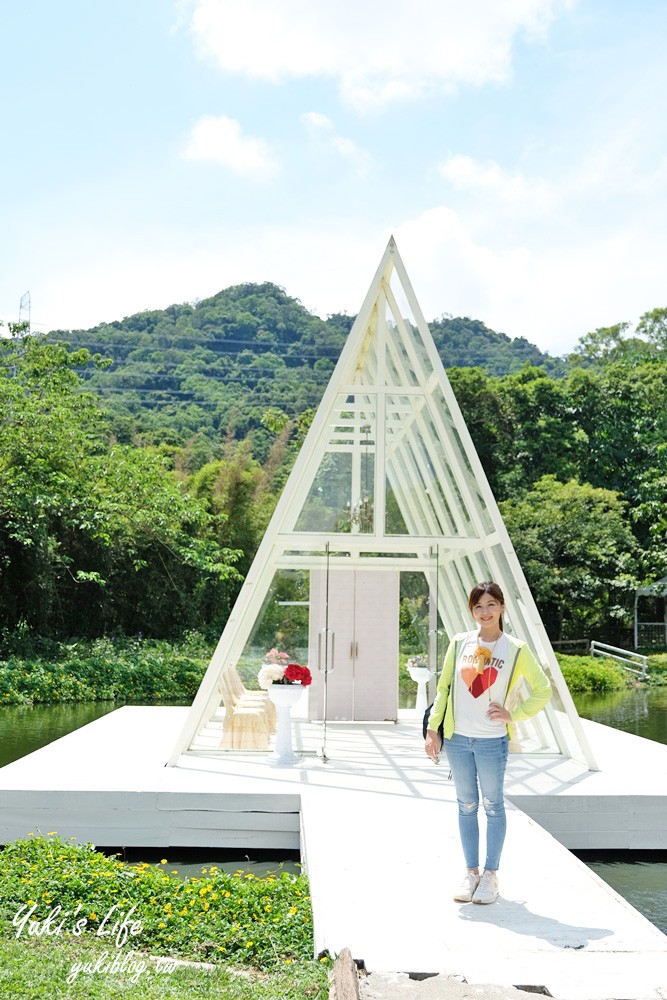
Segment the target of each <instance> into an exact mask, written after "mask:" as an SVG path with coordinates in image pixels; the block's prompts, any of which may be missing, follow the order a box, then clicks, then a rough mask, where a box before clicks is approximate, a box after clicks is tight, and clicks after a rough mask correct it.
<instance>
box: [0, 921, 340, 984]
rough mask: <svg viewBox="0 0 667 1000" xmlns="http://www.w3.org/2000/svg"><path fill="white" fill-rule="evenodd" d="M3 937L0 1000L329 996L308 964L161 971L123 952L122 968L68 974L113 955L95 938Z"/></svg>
mask: <svg viewBox="0 0 667 1000" xmlns="http://www.w3.org/2000/svg"><path fill="white" fill-rule="evenodd" d="M9 933H10V931H9V930H8V929H7V928H4V929H3V934H2V937H0V998H2V1000H4V998H7V1000H9V998H17V1000H42V998H44V1000H60V998H64V997H67V998H71V1000H88V998H90V1000H98V998H99V1000H121V998H122V1000H186V998H187V1000H199V998H201V1000H204V998H206V1000H208V998H211V1000H213V998H216V1000H220V998H222V1000H291V998H295V1000H296V998H298V997H303V998H309V1000H326V997H327V996H328V983H327V968H326V966H325V965H324V964H323V963H320V962H317V961H315V960H312V959H311V960H309V961H301V962H296V963H293V964H290V965H289V967H285V968H284V969H277V970H276V969H274V970H271V971H261V970H255V969H242V968H233V967H230V966H226V965H216V966H215V967H214V968H213V969H211V970H209V969H205V968H201V967H197V966H188V965H185V966H177V967H176V968H173V970H172V969H171V967H169V966H165V967H164V968H163V970H162V971H160V970H159V968H158V965H157V963H156V961H155V960H152V959H151V958H150V957H149V956H148V955H146V954H143V953H141V954H137V953H133V954H132V955H130V954H129V952H127V949H123V951H122V957H123V958H125V957H127V958H128V959H129V961H127V963H126V966H125V969H124V970H120V971H117V972H107V973H104V972H98V973H90V972H79V973H78V974H75V973H76V969H77V968H78V967H79V965H80V964H81V963H92V964H94V963H95V962H96V961H99V960H100V959H102V961H103V962H110V961H111V960H112V959H113V957H114V956H113V955H111V954H109V949H108V948H105V947H104V946H103V945H102V944H100V943H98V942H97V941H95V940H94V939H92V940H91V939H79V940H73V939H71V938H57V939H49V940H45V939H42V938H29V939H25V940H24V939H23V938H21V939H19V940H17V939H15V938H12V937H10V936H9ZM111 951H114V949H113V948H112V949H111ZM125 952H127V955H126V954H125ZM105 953H106V955H105ZM121 960H122V959H121ZM131 961H134V962H135V965H134V966H132V967H130V962H131ZM140 963H143V965H142V964H140ZM68 980H69V981H68Z"/></svg>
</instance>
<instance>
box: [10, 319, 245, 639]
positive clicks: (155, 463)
mask: <svg viewBox="0 0 667 1000" xmlns="http://www.w3.org/2000/svg"><path fill="white" fill-rule="evenodd" d="M93 363H98V364H100V363H102V362H101V360H100V359H94V358H91V356H90V354H89V352H88V351H85V350H82V351H75V352H69V351H67V349H66V348H65V347H63V346H61V345H53V344H48V343H45V342H44V341H43V340H37V339H35V338H33V337H24V338H22V339H19V338H16V337H15V338H12V339H11V340H5V341H0V607H1V608H2V615H3V622H2V624H4V625H7V626H9V627H14V626H16V624H17V623H18V622H20V621H24V622H26V623H27V624H28V625H29V626H30V627H31V628H33V629H34V630H36V631H38V632H40V633H42V634H45V635H62V634H65V635H68V634H74V633H77V634H81V633H82V631H83V632H86V633H88V632H92V633H93V634H98V633H99V632H102V631H104V630H105V629H108V628H116V627H121V628H124V629H125V630H127V631H136V630H138V629H141V630H142V631H144V632H147V633H149V634H154V635H161V636H166V635H169V634H172V633H173V632H174V630H175V629H176V630H177V629H179V628H183V627H188V626H193V625H197V624H201V623H202V622H201V617H202V608H203V607H204V606H205V603H206V601H207V600H208V599H209V598H210V595H211V593H217V595H218V597H220V596H221V594H220V588H223V591H224V587H225V585H226V584H227V582H228V581H229V580H231V579H232V578H234V577H235V576H236V571H235V570H234V566H233V564H234V562H235V560H236V558H237V553H235V552H233V551H231V550H229V549H225V548H224V547H221V546H220V545H219V544H218V543H217V542H216V540H215V522H214V519H213V518H212V516H211V515H210V514H209V513H208V512H207V511H206V510H205V508H204V506H203V505H202V504H200V503H199V502H198V501H197V500H195V499H194V498H192V497H191V496H190V495H189V494H188V493H187V492H186V490H185V489H183V487H182V486H181V484H180V483H179V482H178V480H177V477H176V476H175V474H174V472H173V470H172V469H171V468H170V467H169V460H168V458H167V457H165V456H164V455H162V454H160V453H159V452H158V451H155V450H147V449H140V448H134V447H131V446H128V445H118V444H115V443H114V442H113V440H110V439H109V435H108V430H107V427H106V423H105V417H104V414H103V413H102V412H101V411H100V410H99V409H98V407H97V404H96V401H95V399H94V397H93V396H92V395H91V394H90V393H86V392H84V391H82V379H81V377H80V375H79V374H77V371H76V370H75V369H76V368H81V367H85V366H89V365H90V364H93ZM220 604H221V612H223V613H224V611H225V607H224V601H220Z"/></svg>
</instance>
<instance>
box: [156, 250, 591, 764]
mask: <svg viewBox="0 0 667 1000" xmlns="http://www.w3.org/2000/svg"><path fill="white" fill-rule="evenodd" d="M489 579H492V580H496V581H497V582H498V583H499V584H500V586H501V587H502V589H503V591H504V594H505V600H506V604H507V614H506V616H505V628H506V629H507V631H509V632H511V633H512V634H514V635H517V636H519V637H520V638H523V639H525V640H526V641H527V642H528V643H529V644H530V646H531V647H532V649H533V651H534V653H535V654H536V656H537V658H538V659H539V661H540V662H541V663H542V665H543V666H544V668H545V670H546V671H547V673H548V675H549V677H550V679H551V681H552V684H553V688H554V696H553V698H552V700H551V702H550V703H549V704H548V705H547V706H546V707H545V709H544V710H543V711H542V712H540V713H539V714H538V715H537V716H535V717H534V718H533V719H531V720H530V721H529V722H525V723H521V724H520V726H519V735H520V738H521V743H522V746H523V749H524V752H528V753H540V754H550V755H554V754H555V755H562V756H565V757H573V758H577V759H579V760H581V761H582V762H584V763H586V764H587V765H588V766H589V767H590V768H593V769H594V768H595V761H594V759H593V757H592V754H591V751H590V748H589V746H588V744H587V741H586V738H585V735H584V733H583V730H582V726H581V723H580V720H579V717H578V715H577V711H576V709H575V706H574V704H573V702H572V698H571V696H570V693H569V691H568V689H567V686H566V684H565V682H564V680H563V676H562V674H561V671H560V668H559V666H558V662H557V660H556V658H555V656H554V653H553V650H552V648H551V645H550V643H549V639H548V637H547V634H546V632H545V629H544V626H543V624H542V621H541V620H540V616H539V613H538V611H537V608H536V606H535V602H534V601H533V598H532V596H531V593H530V590H529V589H528V585H527V583H526V580H525V578H524V575H523V572H522V569H521V566H520V565H519V561H518V559H517V557H516V554H515V552H514V549H513V547H512V543H511V541H510V539H509V536H508V534H507V531H506V529H505V526H504V524H503V521H502V518H501V516H500V512H499V510H498V506H497V504H496V502H495V499H494V497H493V494H492V492H491V489H490V487H489V484H488V481H487V478H486V475H485V473H484V469H483V468H482V465H481V463H480V461H479V458H478V456H477V454H476V452H475V448H474V446H473V443H472V440H471V438H470V434H469V433H468V430H467V428H466V425H465V422H464V420H463V417H462V415H461V411H460V409H459V407H458V404H457V402H456V399H455V397H454V394H453V392H452V389H451V387H450V385H449V382H448V380H447V376H446V374H445V370H444V368H443V366H442V362H441V360H440V358H439V356H438V353H437V350H436V347H435V344H434V342H433V339H432V337H431V334H430V331H429V329H428V327H427V325H426V323H425V321H424V318H423V316H422V313H421V310H420V308H419V305H418V303H417V300H416V298H415V295H414V292H413V290H412V286H411V284H410V281H409V279H408V277H407V274H406V271H405V268H404V266H403V263H402V261H401V258H400V256H399V253H398V250H397V247H396V244H395V242H394V240H393V238H392V239H391V240H390V241H389V244H388V246H387V249H386V251H385V253H384V256H383V257H382V261H381V262H380V266H379V267H378V270H377V273H376V274H375V277H374V279H373V282H372V284H371V286H370V289H369V291H368V294H367V296H366V298H365V300H364V303H363V305H362V307H361V309H360V311H359V314H358V316H357V319H356V320H355V323H354V325H353V327H352V330H351V331H350V334H349V336H348V339H347V341H346V343H345V346H344V348H343V351H342V353H341V355H340V358H339V360H338V363H337V365H336V368H335V370H334V372H333V374H332V376H331V380H330V382H329V385H328V387H327V390H326V392H325V394H324V396H323V398H322V401H321V403H320V405H319V408H318V410H317V413H316V415H315V418H314V420H313V423H312V425H311V427H310V430H309V432H308V435H307V437H306V440H305V442H304V444H303V446H302V448H301V451H300V453H299V456H298V458H297V460H296V463H295V465H294V468H293V469H292V472H291V474H290V477H289V479H288V482H287V484H286V486H285V489H284V491H283V494H282V496H281V498H280V501H279V502H278V505H277V507H276V510H275V513H274V515H273V517H272V519H271V522H270V524H269V526H268V528H267V531H266V534H265V536H264V539H263V541H262V543H261V545H260V547H259V550H258V552H257V555H256V557H255V559H254V562H253V564H252V567H251V568H250V571H249V572H248V575H247V578H246V580H245V582H244V584H243V587H242V589H241V592H240V594H239V597H238V599H237V601H236V604H235V606H234V609H233V611H232V613H231V615H230V617H229V620H228V622H227V625H226V626H225V630H224V632H223V634H222V636H221V638H220V641H219V643H218V646H217V648H216V650H215V653H214V654H213V658H212V660H211V663H210V665H209V668H208V670H207V672H206V674H205V676H204V679H203V681H202V683H201V686H200V689H199V691H198V693H197V696H196V698H195V700H194V702H193V705H192V708H191V710H190V712H189V714H188V717H187V720H186V723H185V726H184V728H183V731H182V732H181V734H180V736H179V738H178V741H177V742H176V744H175V746H174V749H173V752H172V754H171V757H170V759H169V762H168V763H169V764H170V765H176V764H177V762H178V760H179V757H180V756H181V754H198V755H199V754H204V755H209V756H211V755H213V756H215V755H218V754H227V753H238V752H239V751H242V752H246V753H247V752H251V751H254V752H258V753H262V752H265V751H266V750H267V749H270V746H271V740H272V739H273V737H272V736H271V731H270V728H269V729H263V728H262V726H261V725H260V724H259V723H258V722H257V718H256V716H257V714H258V713H259V712H260V711H261V709H260V708H259V702H260V701H261V695H259V694H255V695H252V694H249V693H248V689H251V688H253V687H254V688H255V689H256V688H257V684H256V676H257V673H258V671H259V669H260V667H261V666H262V664H263V663H264V662H265V660H266V658H267V655H268V654H270V655H268V658H269V660H270V659H272V658H273V659H274V660H275V659H276V658H280V655H281V654H282V656H283V657H286V658H287V659H289V661H290V662H296V663H300V664H308V665H309V666H310V668H311V671H312V673H313V683H312V685H311V686H310V687H308V688H306V689H305V690H304V692H303V694H302V697H301V699H300V702H299V704H298V705H297V706H296V707H295V708H294V709H293V710H292V718H293V720H294V722H293V730H294V739H295V749H296V750H298V751H300V752H301V753H303V754H305V755H308V754H319V755H320V756H321V757H323V758H324V759H327V756H328V755H327V742H326V741H327V733H329V734H330V733H331V728H332V727H335V726H339V725H341V724H345V723H347V724H349V723H350V722H362V721H365V722H373V721H380V722H384V721H387V720H396V719H397V715H398V710H399V704H398V673H399V670H398V664H399V612H400V609H401V602H402V599H404V598H405V596H406V595H408V596H410V595H412V596H411V597H410V600H409V601H408V602H407V603H408V604H409V606H410V607H413V608H418V607H421V608H423V609H425V610H424V612H423V613H424V616H425V617H424V620H423V621H422V622H420V623H418V624H419V627H420V628H421V629H422V633H421V634H422V635H423V641H422V647H423V648H421V649H415V650H414V652H415V653H416V654H417V653H420V654H422V655H423V656H424V657H427V658H428V663H429V666H431V667H432V668H433V669H435V670H439V669H440V664H441V661H442V658H443V655H444V651H445V649H446V645H447V641H448V637H450V636H452V635H453V634H454V633H455V632H460V631H466V630H469V629H471V628H472V627H473V622H472V619H471V617H470V614H469V612H468V608H467V595H468V593H469V591H470V589H471V587H472V586H473V584H475V583H476V582H477V581H479V580H489ZM405 603H406V602H405V600H403V604H404V605H405ZM433 684H434V682H432V685H433Z"/></svg>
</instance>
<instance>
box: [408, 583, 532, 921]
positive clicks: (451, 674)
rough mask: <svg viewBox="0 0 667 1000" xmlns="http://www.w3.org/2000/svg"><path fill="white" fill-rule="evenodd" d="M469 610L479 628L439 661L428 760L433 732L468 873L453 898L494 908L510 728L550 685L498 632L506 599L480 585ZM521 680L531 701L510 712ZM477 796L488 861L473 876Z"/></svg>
mask: <svg viewBox="0 0 667 1000" xmlns="http://www.w3.org/2000/svg"><path fill="white" fill-rule="evenodd" d="M468 607H469V609H470V611H471V613H472V616H473V618H474V619H475V621H476V623H477V625H478V628H477V629H475V630H474V631H472V632H467V633H466V632H464V633H460V634H458V635H455V636H454V638H453V639H452V641H451V642H450V644H449V648H448V650H447V653H446V655H445V662H444V666H443V671H442V675H441V677H440V680H439V682H438V688H437V694H436V698H435V701H434V703H433V708H432V710H431V714H430V716H429V719H428V730H427V733H426V746H425V749H426V753H427V754H428V756H429V757H430V758H431V759H432V760H434V761H437V759H438V754H439V752H440V749H441V747H440V737H439V736H438V727H439V726H440V724H441V723H442V722H443V720H444V727H443V730H444V738H445V739H444V742H445V749H446V751H447V760H448V761H449V766H450V768H451V771H452V777H453V779H454V787H455V789H456V797H457V800H458V805H459V833H460V836H461V846H462V848H463V855H464V858H465V863H466V866H467V870H466V874H465V876H464V879H463V881H462V883H461V886H460V888H459V889H458V890H457V892H455V894H454V899H455V900H457V901H458V902H461V903H469V902H471V901H472V902H473V903H493V902H494V901H495V900H496V899H497V897H498V868H499V865H500V854H501V851H502V848H503V843H504V840H505V830H506V819H505V803H504V800H503V783H504V779H505V767H506V765H507V752H508V744H509V740H510V739H511V738H512V737H513V735H514V734H513V728H512V724H513V723H514V722H519V721H520V720H522V719H529V718H530V717H531V716H532V715H535V714H536V713H537V712H539V710H540V709H541V708H543V706H544V705H545V704H546V703H547V701H548V700H549V698H550V697H551V685H550V684H549V680H548V678H547V676H546V674H545V673H544V671H543V670H542V667H541V666H540V665H539V663H538V662H537V660H536V659H535V657H534V656H533V654H532V652H531V651H530V649H529V647H528V646H527V645H526V643H525V642H522V641H521V640H520V639H515V638H514V637H513V636H509V635H507V634H506V633H505V632H503V612H504V611H505V598H504V596H503V592H502V590H501V589H500V587H499V586H498V584H497V583H493V582H492V581H490V580H486V581H484V582H483V583H478V584H476V585H475V586H474V587H473V588H472V590H471V591H470V595H469V598H468ZM522 678H525V679H526V681H527V682H528V684H529V685H530V688H531V694H530V697H529V698H527V699H526V701H524V702H522V703H521V704H519V705H516V706H515V707H512V708H511V710H510V709H509V708H508V706H509V705H512V704H513V702H514V699H513V698H512V691H513V690H514V688H515V687H516V685H517V684H518V683H519V682H520V680H521V679H522ZM480 791H481V795H482V802H483V805H484V811H485V813H486V862H485V865H484V872H483V874H482V875H481V877H480V873H479V825H478V821H477V811H478V807H479V793H480Z"/></svg>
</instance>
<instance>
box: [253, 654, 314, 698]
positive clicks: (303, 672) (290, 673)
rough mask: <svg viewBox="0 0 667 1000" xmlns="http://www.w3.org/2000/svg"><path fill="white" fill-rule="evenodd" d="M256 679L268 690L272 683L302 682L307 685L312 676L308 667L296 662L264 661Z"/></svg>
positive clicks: (310, 681) (304, 685)
mask: <svg viewBox="0 0 667 1000" xmlns="http://www.w3.org/2000/svg"><path fill="white" fill-rule="evenodd" d="M283 655H286V654H283ZM257 680H258V682H259V686H260V687H261V688H264V690H265V691H268V689H269V688H270V687H271V685H272V684H302V685H303V687H308V685H309V684H310V683H312V680H313V678H312V674H311V672H310V670H309V669H308V667H302V666H300V665H299V664H298V663H288V664H287V666H282V665H281V664H279V663H265V664H264V666H263V667H262V668H261V670H260V671H259V673H258V674H257Z"/></svg>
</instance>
